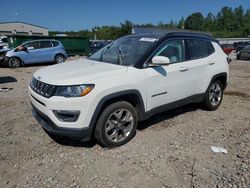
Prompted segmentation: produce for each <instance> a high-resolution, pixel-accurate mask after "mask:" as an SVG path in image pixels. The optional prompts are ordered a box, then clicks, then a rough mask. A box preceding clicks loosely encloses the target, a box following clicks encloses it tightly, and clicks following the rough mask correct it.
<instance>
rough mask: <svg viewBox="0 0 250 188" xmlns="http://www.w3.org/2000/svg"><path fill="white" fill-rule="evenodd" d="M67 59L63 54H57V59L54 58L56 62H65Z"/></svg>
mask: <svg viewBox="0 0 250 188" xmlns="http://www.w3.org/2000/svg"><path fill="white" fill-rule="evenodd" d="M64 61H65V57H64V56H63V55H61V54H57V55H56V56H55V59H54V62H55V63H57V64H58V63H63V62H64Z"/></svg>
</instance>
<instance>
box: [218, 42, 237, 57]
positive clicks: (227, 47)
mask: <svg viewBox="0 0 250 188" xmlns="http://www.w3.org/2000/svg"><path fill="white" fill-rule="evenodd" d="M221 48H222V49H223V51H224V52H225V54H227V55H229V54H230V53H231V52H232V51H233V50H234V46H233V45H232V44H222V45H221Z"/></svg>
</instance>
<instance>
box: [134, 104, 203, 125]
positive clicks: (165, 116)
mask: <svg viewBox="0 0 250 188" xmlns="http://www.w3.org/2000/svg"><path fill="white" fill-rule="evenodd" d="M199 108H200V105H199V104H188V105H185V106H182V107H179V108H176V109H173V110H169V111H166V112H162V113H159V114H156V115H154V116H152V117H150V118H149V119H147V120H145V121H142V122H139V123H138V125H137V129H138V130H144V129H147V128H148V127H150V126H152V125H155V124H157V123H160V122H162V121H166V120H169V119H172V118H174V117H176V116H179V115H181V114H185V113H187V112H192V111H195V110H198V109H199Z"/></svg>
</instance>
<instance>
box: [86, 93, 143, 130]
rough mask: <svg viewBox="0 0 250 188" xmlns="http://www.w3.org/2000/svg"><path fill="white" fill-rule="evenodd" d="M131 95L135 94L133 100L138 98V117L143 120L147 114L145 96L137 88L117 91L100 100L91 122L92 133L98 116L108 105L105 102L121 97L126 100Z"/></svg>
mask: <svg viewBox="0 0 250 188" xmlns="http://www.w3.org/2000/svg"><path fill="white" fill-rule="evenodd" d="M131 96H133V100H136V106H135V108H136V110H137V113H138V119H139V120H141V119H142V117H143V116H144V114H145V106H144V102H143V98H142V96H141V94H140V92H139V91H138V90H136V89H132V90H124V91H119V92H115V93H112V94H109V95H107V96H105V97H103V98H102V99H101V100H100V102H99V103H98V104H97V107H96V109H95V111H94V113H93V116H92V118H91V121H90V124H89V127H90V128H92V133H93V130H94V128H95V126H96V122H97V120H98V117H99V116H100V114H101V112H102V111H103V110H104V108H105V107H106V105H105V104H106V103H107V102H108V101H116V100H119V99H121V98H124V100H126V97H131ZM134 97H135V98H134ZM127 99H128V98H127Z"/></svg>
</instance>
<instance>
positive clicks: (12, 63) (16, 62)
mask: <svg viewBox="0 0 250 188" xmlns="http://www.w3.org/2000/svg"><path fill="white" fill-rule="evenodd" d="M8 65H9V67H10V68H18V67H21V65H22V62H21V60H20V59H19V58H17V57H11V58H10V59H9V61H8Z"/></svg>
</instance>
